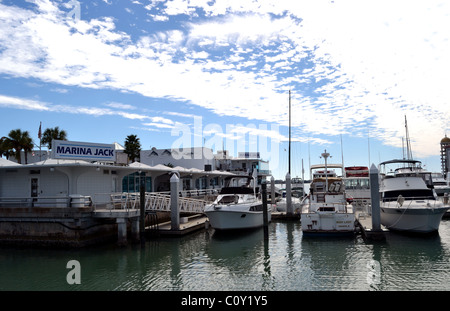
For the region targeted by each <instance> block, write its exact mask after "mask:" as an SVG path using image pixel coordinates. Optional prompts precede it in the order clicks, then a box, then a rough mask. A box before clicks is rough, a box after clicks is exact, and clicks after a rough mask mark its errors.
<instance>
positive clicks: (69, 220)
mask: <svg viewBox="0 0 450 311" xmlns="http://www.w3.org/2000/svg"><path fill="white" fill-rule="evenodd" d="M92 214H93V208H92V207H85V208H73V207H71V208H43V207H1V208H0V215H1V216H0V244H1V245H14V246H18V245H19V246H20V245H33V246H52V247H84V246H88V245H92V244H96V243H99V242H106V241H109V240H111V241H114V240H116V239H117V224H116V221H115V220H114V219H95V218H93V217H92Z"/></svg>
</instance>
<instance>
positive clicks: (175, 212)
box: [170, 174, 180, 230]
mask: <svg viewBox="0 0 450 311" xmlns="http://www.w3.org/2000/svg"><path fill="white" fill-rule="evenodd" d="M179 181H180V179H179V178H178V176H177V175H176V174H173V175H172V177H171V178H170V221H171V230H180V211H179V205H178V183H179Z"/></svg>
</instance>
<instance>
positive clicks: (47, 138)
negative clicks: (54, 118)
mask: <svg viewBox="0 0 450 311" xmlns="http://www.w3.org/2000/svg"><path fill="white" fill-rule="evenodd" d="M53 139H57V140H67V132H66V131H64V130H59V127H58V126H57V127H55V128H48V129H46V130H45V131H44V133H43V134H42V139H41V144H44V145H47V146H48V149H52V140H53Z"/></svg>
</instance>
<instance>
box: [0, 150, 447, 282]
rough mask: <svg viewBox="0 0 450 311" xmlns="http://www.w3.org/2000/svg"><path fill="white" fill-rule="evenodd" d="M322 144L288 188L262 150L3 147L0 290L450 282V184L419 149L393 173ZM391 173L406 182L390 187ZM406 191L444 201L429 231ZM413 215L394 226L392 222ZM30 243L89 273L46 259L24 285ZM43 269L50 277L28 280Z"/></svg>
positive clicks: (39, 252) (36, 251) (40, 254)
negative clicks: (10, 150)
mask: <svg viewBox="0 0 450 311" xmlns="http://www.w3.org/2000/svg"><path fill="white" fill-rule="evenodd" d="M87 146H89V144H88V145H87ZM101 146H102V148H107V147H106V146H105V145H101ZM96 147H97V145H96ZM110 148H113V145H111V146H110ZM77 150H78V149H74V151H77ZM110 150H111V149H110ZM115 150H116V151H117V149H115ZM62 151H67V152H68V151H71V150H65V149H62ZM153 151H155V150H153ZM67 152H66V153H67ZM84 153H86V154H90V153H89V152H87V151H84ZM91 153H92V154H95V153H93V152H91ZM155 153H156V152H155ZM103 154H106V155H107V156H111V154H114V152H112V151H108V152H103ZM64 155H65V154H64ZM116 156H117V155H116ZM321 156H322V157H323V158H324V159H325V164H324V165H322V164H319V165H312V166H311V172H310V175H311V176H312V179H311V181H307V182H305V181H304V180H299V179H298V178H295V179H294V180H295V181H294V182H293V184H292V183H291V182H292V180H291V178H290V175H289V173H288V174H287V175H286V181H285V184H284V187H283V188H281V189H279V188H277V187H276V186H275V180H274V178H273V177H271V178H270V180H269V178H268V177H269V176H270V175H268V173H269V172H268V171H267V170H262V171H259V170H258V168H259V166H258V164H257V163H261V162H259V161H260V160H259V159H258V157H257V156H256V158H248V159H246V158H239V159H238V161H242V162H240V164H239V165H238V169H237V170H235V171H233V170H226V171H222V170H220V169H218V168H219V167H218V166H211V167H209V166H208V167H207V169H206V166H205V169H204V170H201V169H198V168H191V169H187V168H185V167H182V166H175V167H169V166H162V165H160V164H157V165H153V166H152V165H148V164H145V163H140V162H133V163H131V164H127V165H124V164H118V163H112V162H108V161H107V162H92V161H90V162H89V161H85V160H73V159H52V158H49V159H46V160H44V161H42V162H35V163H31V164H28V165H19V164H17V163H14V162H11V161H7V160H3V159H2V161H1V162H0V164H1V166H0V257H1V258H3V259H4V260H3V261H2V262H4V263H6V264H5V265H2V267H1V268H0V270H1V269H5V270H4V271H0V272H1V273H2V275H5V276H6V279H5V280H6V281H5V282H2V284H0V290H15V289H18V288H20V289H21V290H24V289H25V290H27V289H29V290H33V289H37V287H33V286H40V287H39V290H53V289H55V288H57V289H58V290H61V289H65V290H172V291H173V290H175V291H187V290H189V291H191V290H205V289H207V290H208V291H211V290H212V291H216V290H217V291H219V290H220V291H223V290H233V291H241V290H252V291H256V290H258V291H261V290H263V291H266V290H270V291H285V290H288V291H293V290H295V291H298V290H369V291H371V290H411V289H412V290H415V289H420V290H448V289H449V288H448V284H450V282H449V280H450V273H449V272H448V271H450V269H449V268H450V266H448V265H449V261H448V255H449V254H450V222H449V221H450V220H449V217H448V214H445V212H446V211H447V210H448V209H449V208H450V205H449V202H448V195H447V194H445V193H443V195H441V196H437V195H436V192H435V191H434V189H433V183H432V175H431V174H430V173H428V172H425V171H423V170H421V169H420V167H419V166H414V167H413V166H410V164H414V165H416V164H418V163H420V161H415V160H402V161H399V162H400V165H401V167H400V168H397V169H396V170H395V171H392V170H391V171H389V174H391V175H392V174H395V178H394V176H392V178H387V179H386V173H385V172H380V171H379V169H378V168H377V167H376V166H375V165H374V164H372V166H371V167H370V168H368V167H364V166H353V167H351V166H347V167H344V166H343V165H342V164H330V163H327V158H328V157H329V156H330V154H329V153H327V151H326V150H325V151H324V152H323V153H322V154H321ZM219 158H220V157H219ZM245 161H253V164H251V165H249V166H247V164H245V165H244V164H242V163H245ZM388 162H389V163H391V162H393V161H388ZM219 163H220V161H219ZM381 164H385V163H384V162H383V163H381ZM208 165H209V164H208ZM243 166H245V167H251V168H252V169H251V170H250V169H249V170H245V171H242V170H241V167H243ZM222 168H223V167H222ZM336 170H341V171H342V172H341V173H339V174H338V173H337V172H336ZM394 172H395V173H394ZM390 181H398V184H399V185H400V188H401V187H406V188H408V189H407V190H406V191H407V193H406V192H401V191H400V188H399V187H397V186H394V187H392V186H388V187H387V186H386V184H387V183H388V182H390ZM194 185H195V186H196V189H192V186H194ZM293 185H294V186H293ZM396 187H397V188H396ZM118 190H122V191H118ZM125 190H126V191H125ZM155 190H161V191H155ZM388 191H393V192H392V193H389V195H387V194H386V193H388ZM424 193H426V195H425V197H423V198H422V197H420V196H423V194H424ZM27 194H28V195H27ZM419 194H420V195H419ZM403 195H404V196H403ZM409 196H412V197H413V198H414V199H413V200H416V201H417V202H416V203H420V204H421V203H424V204H423V206H424V207H425V208H426V209H429V210H430V211H432V212H434V211H435V210H439V213H440V214H439V215H437V216H436V217H435V219H434V221H433V222H432V227H431V230H428V229H427V230H415V229H414V228H415V226H416V224H417V223H418V222H420V221H428V217H425V216H424V217H422V216H421V215H420V213H419V215H418V216H415V217H416V218H417V220H415V221H413V222H411V221H409V219H410V216H408V218H407V217H403V216H404V215H407V213H408V212H409V210H412V209H413V208H408V207H407V208H406V209H407V211H405V208H403V209H402V204H403V203H404V202H406V201H407V200H408V199H409ZM418 197H420V198H418ZM428 200H434V201H433V202H435V203H434V204H435V205H433V206H431V205H430V203H429V202H430V201H428ZM425 201H427V202H428V203H427V202H425ZM386 202H388V203H392V202H394V204H395V203H396V204H397V205H398V206H397V207H395V213H396V214H397V216H398V219H397V220H395V222H394V224H392V223H389V222H387V221H386V219H385V218H383V216H382V215H383V212H385V211H386V209H387V207H386V205H385V203H386ZM409 205H411V203H408V206H409ZM437 205H439V208H437ZM398 211H400V214H399V213H398ZM422 214H423V213H422ZM404 220H406V221H407V222H406V224H407V225H403V227H401V229H402V230H398V229H397V228H396V227H395V226H394V225H397V224H402V223H403V222H404ZM411 226H412V227H411ZM420 228H421V227H420ZM417 231H419V234H418V235H417ZM411 233H415V235H411ZM405 245H410V246H405ZM399 249H400V250H399ZM28 251H33V256H30V258H34V259H35V260H33V265H35V266H37V267H39V266H42V265H45V263H46V262H47V261H48V256H52V258H53V259H52V260H51V262H53V263H54V265H57V264H58V263H57V262H56V261H64V260H68V261H70V262H73V261H75V262H77V263H79V264H80V266H81V267H82V270H83V274H82V275H83V276H84V277H83V281H80V282H79V283H76V284H77V285H76V287H74V286H73V285H74V284H71V282H70V281H66V283H65V284H64V282H62V283H63V284H62V283H61V281H60V280H57V278H58V277H59V278H60V277H61V276H60V275H59V276H58V274H61V270H51V269H49V268H46V269H44V268H42V269H38V270H36V272H35V273H31V274H30V275H29V276H27V278H29V282H27V284H23V283H20V282H17V277H15V276H14V275H13V274H14V273H15V272H14V271H17V269H16V268H14V267H15V265H16V264H18V263H17V262H20V265H21V266H26V265H29V264H30V262H27V260H30V258H26V256H29V255H26V256H25V257H24V258H23V256H22V255H23V254H24V252H28ZM403 252H404V253H403ZM411 252H416V254H413V255H411ZM424 252H425V254H431V255H424ZM36 256H37V257H36ZM67 256H70V257H71V259H68V257H67ZM105 256H108V259H105ZM410 256H412V257H410ZM18 257H20V258H23V259H18ZM21 261H23V262H21ZM120 262H123V263H124V264H125V266H124V264H120ZM133 262H134V263H133ZM403 262H405V266H404V267H402V268H398V264H399V263H403ZM105 265H106V266H105ZM117 265H119V266H117ZM8 266H9V268H8ZM423 266H426V267H427V273H425V274H424V271H423V268H421V267H423ZM114 267H115V268H114ZM429 267H432V268H431V270H432V271H431V272H430V273H428V271H429ZM8 269H9V270H8ZM28 269H29V268H28ZM124 269H125V270H124ZM404 269H406V270H404ZM433 269H436V272H434V270H433ZM97 270H100V272H97ZM412 271H414V272H412ZM42 273H43V274H45V276H44V275H42ZM405 273H407V274H408V276H407V277H406V279H405V275H404V274H405ZM116 274H117V275H116ZM436 274H439V276H436ZM431 276H433V279H428V277H431ZM42 277H45V278H46V279H47V280H48V281H47V283H46V284H48V286H45V285H44V286H43V287H42V285H33V284H37V283H38V282H37V281H36V278H42ZM111 279H114V281H112V282H106V280H111ZM417 279H419V281H418V282H417ZM244 284H245V285H244Z"/></svg>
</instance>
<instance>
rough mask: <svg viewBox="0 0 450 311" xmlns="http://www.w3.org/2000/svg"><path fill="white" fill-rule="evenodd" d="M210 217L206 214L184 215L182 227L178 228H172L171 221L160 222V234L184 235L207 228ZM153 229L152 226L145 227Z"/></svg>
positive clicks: (181, 222)
mask: <svg viewBox="0 0 450 311" xmlns="http://www.w3.org/2000/svg"><path fill="white" fill-rule="evenodd" d="M207 226H208V218H207V217H206V216H205V215H204V214H198V215H193V216H188V217H182V218H181V221H180V227H179V229H177V230H173V229H172V224H171V221H166V222H163V223H160V224H158V229H157V230H158V234H159V235H161V236H183V235H186V234H189V233H192V232H194V231H198V230H202V229H205V228H207ZM145 229H146V231H147V230H152V228H150V227H146V228H145Z"/></svg>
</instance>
